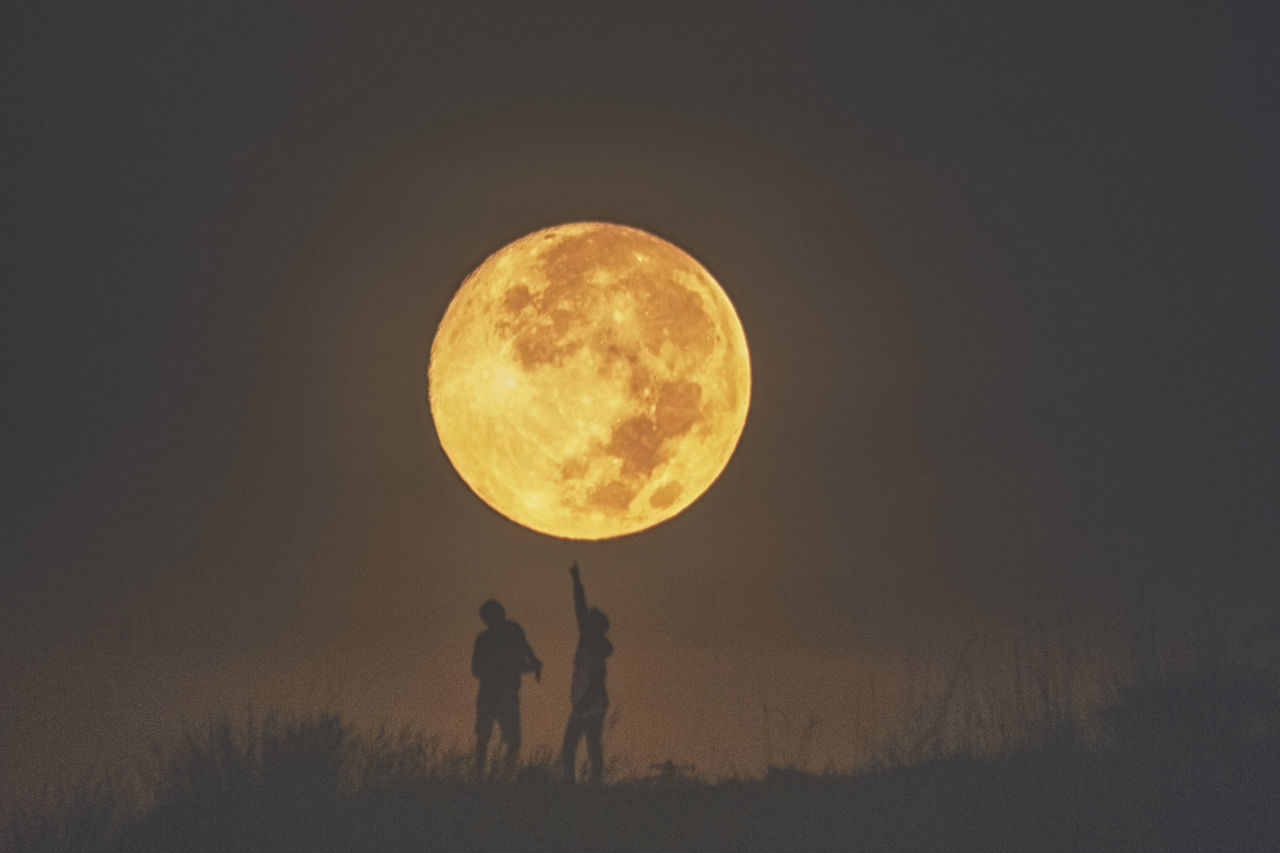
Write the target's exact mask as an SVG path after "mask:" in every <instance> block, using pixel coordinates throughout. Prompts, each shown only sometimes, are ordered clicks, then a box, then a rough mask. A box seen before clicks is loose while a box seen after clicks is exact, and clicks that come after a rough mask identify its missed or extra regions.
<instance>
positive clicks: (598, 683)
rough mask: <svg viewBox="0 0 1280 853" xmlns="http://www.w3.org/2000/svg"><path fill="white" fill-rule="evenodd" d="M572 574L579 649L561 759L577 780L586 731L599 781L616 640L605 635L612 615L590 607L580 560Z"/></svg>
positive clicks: (595, 780) (570, 776)
mask: <svg viewBox="0 0 1280 853" xmlns="http://www.w3.org/2000/svg"><path fill="white" fill-rule="evenodd" d="M569 576H570V577H572V578H573V610H574V614H575V615H576V616H577V619H578V650H577V651H576V652H574V655H573V681H572V683H571V685H570V689H569V700H570V703H571V708H570V710H569V723H568V725H566V726H565V730H564V745H563V746H562V748H561V750H560V762H561V764H562V766H563V768H564V776H565V779H567V780H568V781H571V782H572V781H574V761H575V757H576V754H577V751H578V742H579V741H580V740H582V736H583V735H586V738H587V759H588V762H589V764H590V780H591V782H592V783H599V782H600V779H601V777H602V776H603V775H604V716H605V712H606V711H607V710H608V708H609V693H608V691H606V690H605V686H604V677H605V660H606V659H607V658H608V657H609V656H610V655H611V654H613V643H611V642H609V639H608V638H607V637H605V634H606V633H608V631H609V617H607V616H605V615H604V614H603V613H601V612H600V611H599V610H598V609H597V608H594V607H592V608H590V609H588V608H587V595H586V591H585V590H584V589H583V588H582V579H581V577H580V576H579V572H578V564H577V562H576V561H575V562H574V564H573V565H572V566H571V567H570V568H569Z"/></svg>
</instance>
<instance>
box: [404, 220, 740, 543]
mask: <svg viewBox="0 0 1280 853" xmlns="http://www.w3.org/2000/svg"><path fill="white" fill-rule="evenodd" d="M428 383H429V388H430V402H431V412H432V416H433V418H434V420H435V423H436V430H437V433H438V435H439V438H440V442H441V445H442V446H443V447H444V450H445V453H446V455H448V457H449V459H450V461H451V462H452V463H453V465H454V467H455V468H456V469H457V471H458V473H459V475H460V476H461V477H462V479H463V480H464V481H465V482H466V483H467V484H468V485H470V486H471V488H472V489H473V490H474V491H475V492H476V493H477V494H478V495H479V496H480V497H481V498H482V499H483V500H484V501H485V502H487V503H488V504H489V505H490V506H492V507H493V508H494V509H496V510H498V511H499V512H501V513H502V514H504V515H506V516H507V517H509V518H511V519H512V520H514V521H517V522H518V523H520V524H523V525H525V526H527V527H530V528H532V529H534V530H539V531H542V532H545V533H550V534H552V535H556V536H564V537H568V538H581V539H601V538H607V537H610V536H618V535H622V534H625V533H632V532H635V531H637V530H642V529H645V528H646V527H649V526H651V525H653V524H657V523H659V522H661V521H663V520H665V519H667V518H670V517H671V516H673V515H675V514H677V513H678V512H680V511H681V510H683V509H684V508H685V507H687V506H688V505H689V504H690V503H692V502H693V501H694V500H696V499H697V497H698V496H699V495H701V494H702V493H703V492H704V491H705V490H706V489H707V488H708V487H709V486H710V485H711V483H712V482H713V481H714V480H715V479H716V477H718V476H719V474H720V472H721V470H722V469H723V468H724V466H725V464H726V463H727V462H728V459H729V457H730V455H731V454H732V452H733V449H734V447H735V446H736V444H737V441H738V437H739V436H740V435H741V432H742V428H743V425H744V423H745V420H746V412H747V402H748V399H749V396H750V366H749V361H748V357H747V348H746V339H745V336H744V335H743V332H742V326H741V324H740V323H739V321H738V318H737V314H736V313H735V312H734V310H733V306H732V304H731V303H730V302H729V300H728V297H727V296H725V294H724V291H723V290H721V288H720V286H719V285H718V284H717V283H716V281H715V280H714V279H713V278H712V277H711V275H710V273H708V272H707V271H706V270H705V269H704V268H703V267H702V265H701V264H699V263H698V262H697V261H696V260H694V259H693V258H692V257H690V256H689V255H688V254H686V253H685V252H684V251H682V250H681V249H679V248H677V247H676V246H674V245H672V244H670V243H668V242H666V241H664V240H662V239H660V238H658V237H655V236H653V235H652V234H648V233H646V232H644V231H640V230H638V229H634V228H628V227H625V226H620V225H610V224H605V223H573V224H569V225H561V226H556V227H555V228H550V229H545V230H543V231H538V232H534V233H533V234H530V235H528V236H526V237H524V238H521V239H520V240H517V241H515V242H514V243H511V244H509V245H507V246H506V247H504V248H502V249H500V250H499V251H498V252H496V253H495V254H494V255H492V256H490V257H489V258H488V259H487V260H485V261H484V263H482V264H481V265H480V266H479V267H478V268H477V269H476V270H475V271H474V272H473V273H472V274H471V275H470V276H468V278H467V279H466V281H464V282H463V284H462V287H461V288H460V289H459V290H458V293H457V294H456V295H455V297H454V299H453V301H452V302H451V303H450V306H449V308H448V310H447V311H446V312H445V316H444V319H443V320H442V321H441V323H440V328H439V330H438V332H437V334H436V338H435V341H434V343H433V344H432V350H431V361H430V366H429V369H428Z"/></svg>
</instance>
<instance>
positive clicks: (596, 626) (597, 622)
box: [582, 607, 609, 637]
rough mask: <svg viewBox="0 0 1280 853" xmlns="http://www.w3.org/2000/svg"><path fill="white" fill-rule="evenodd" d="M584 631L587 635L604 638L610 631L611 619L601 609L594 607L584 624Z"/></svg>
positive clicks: (589, 611)
mask: <svg viewBox="0 0 1280 853" xmlns="http://www.w3.org/2000/svg"><path fill="white" fill-rule="evenodd" d="M582 630H583V631H584V632H585V633H588V634H594V635H595V636H598V637H603V636H604V635H605V633H606V632H607V631H608V630H609V617H608V616H605V615H604V614H603V613H602V612H600V608H598V607H593V608H591V609H590V610H588V611H587V618H586V620H585V621H584V622H583V625H582Z"/></svg>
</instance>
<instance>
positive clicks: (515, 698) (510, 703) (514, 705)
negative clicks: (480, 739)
mask: <svg viewBox="0 0 1280 853" xmlns="http://www.w3.org/2000/svg"><path fill="white" fill-rule="evenodd" d="M498 725H499V726H500V727H501V728H502V740H503V742H504V743H506V745H507V756H506V758H505V759H504V761H503V765H502V776H503V778H508V779H509V778H510V777H511V774H512V773H513V772H514V771H515V769H516V762H517V761H519V759H520V694H519V693H513V694H512V695H511V696H509V697H507V698H506V701H504V702H503V705H502V713H501V715H500V716H499V717H498Z"/></svg>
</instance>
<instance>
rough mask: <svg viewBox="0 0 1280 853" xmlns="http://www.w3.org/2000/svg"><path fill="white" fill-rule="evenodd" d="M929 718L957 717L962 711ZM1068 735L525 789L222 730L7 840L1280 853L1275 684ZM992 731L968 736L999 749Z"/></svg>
mask: <svg viewBox="0 0 1280 853" xmlns="http://www.w3.org/2000/svg"><path fill="white" fill-rule="evenodd" d="M1049 704H1052V703H1049ZM923 717H924V718H934V719H936V720H937V721H938V722H936V723H934V724H933V725H939V726H940V725H942V724H943V723H942V722H941V721H942V720H943V719H944V717H945V715H941V714H934V713H930V714H926V715H923ZM971 719H972V720H973V722H972V723H971V724H972V725H978V723H977V722H976V720H977V718H976V717H974V718H971ZM1051 722H1052V723H1053V724H1052V725H1047V724H1046V725H1039V726H1031V727H1030V728H1031V729H1032V730H1034V731H1038V732H1039V733H1040V734H1039V735H1038V736H1037V737H1035V738H1034V739H1032V740H1030V741H1028V740H1027V739H1026V738H1025V737H1019V738H1017V739H1016V740H1014V739H1011V740H1010V741H1009V742H1008V743H1007V744H1006V745H1005V746H1004V747H999V746H998V745H997V747H996V748H991V749H984V750H978V749H975V748H972V747H964V746H961V747H955V746H950V747H946V748H942V747H941V746H940V745H941V744H943V741H942V740H941V739H939V738H933V739H930V738H928V737H925V738H923V739H919V740H918V742H919V743H925V744H933V745H934V746H933V747H931V748H930V749H927V750H925V751H924V752H920V751H918V750H917V751H914V752H911V751H907V752H904V753H903V754H904V755H907V754H908V752H909V753H910V755H909V757H906V758H903V759H901V760H894V761H892V762H888V761H886V762H882V763H881V764H879V765H877V766H873V767H870V768H867V769H864V770H861V771H859V772H856V773H850V772H846V773H835V772H833V773H825V774H814V773H810V772H806V771H803V770H800V769H795V768H779V767H773V768H771V769H770V770H769V771H768V772H767V773H766V774H765V775H764V776H763V778H729V779H716V780H708V779H703V778H700V777H698V776H697V775H696V773H694V772H693V771H692V770H691V769H690V768H681V767H679V766H678V765H675V764H671V763H668V764H666V765H663V766H655V767H654V768H652V771H651V772H650V773H648V774H647V775H640V776H634V777H631V778H613V779H610V780H609V781H608V784H605V785H603V786H599V787H584V786H573V785H570V784H567V783H565V782H564V781H562V780H561V779H560V778H559V775H558V772H557V770H556V769H555V766H554V763H553V762H552V761H551V757H550V756H545V755H543V756H533V757H532V760H530V761H529V762H528V763H526V764H525V765H524V766H522V767H521V769H520V770H519V772H518V774H517V775H516V777H515V778H513V779H511V780H509V781H477V780H475V779H474V778H472V775H471V771H470V756H469V755H466V754H462V753H459V752H457V751H451V750H448V749H444V748H441V746H440V745H439V743H438V742H436V741H434V740H432V739H430V738H428V737H425V736H423V735H421V734H418V733H415V732H412V731H401V732H391V731H388V730H386V729H382V730H379V731H372V732H364V731H358V730H355V729H354V728H352V727H351V726H349V725H348V724H346V723H345V722H344V721H343V720H342V719H341V718H340V717H339V716H338V715H336V714H328V713H312V714H302V715H297V716H281V715H273V716H267V717H264V718H261V719H255V718H250V719H247V720H244V721H234V722H233V721H232V720H230V719H228V718H223V719H221V720H218V721H216V722H214V723H212V724H210V725H207V726H205V727H201V728H193V729H190V730H188V731H187V732H186V734H185V735H184V736H183V737H181V738H179V739H177V740H176V741H175V742H174V743H172V744H170V745H169V746H167V747H166V748H164V749H162V750H158V751H157V755H156V759H155V761H154V762H153V764H152V765H151V766H150V767H148V768H146V769H145V771H143V772H141V773H138V774H134V775H131V776H125V775H120V776H116V777H109V778H106V779H102V780H98V781H96V782H86V783H85V784H83V785H81V786H80V787H79V788H77V789H75V790H73V791H68V792H62V793H59V794H51V795H50V796H48V797H47V798H46V801H45V802H44V803H42V804H41V805H39V806H38V807H36V808H32V809H27V810H24V811H21V812H18V813H15V814H12V815H11V816H10V818H9V820H8V826H7V829H6V835H5V838H4V846H5V849H8V850H12V851H15V853H18V851H53V850H60V851H139V853H145V851H192V853H195V851H295V850H296V851H356V850H376V851H401V850H404V851H409V850H413V851H420V850H699V851H714V850H732V851H746V850H788V851H790V850H947V851H963V850H1019V851H1032V850H1242V851H1243V850H1269V849H1280V806H1277V803H1280V692H1278V691H1277V688H1276V684H1275V682H1274V680H1272V679H1271V678H1269V677H1267V676H1266V675H1264V674H1261V673H1260V672H1259V671H1256V670H1239V669H1232V668H1229V667H1199V668H1191V669H1187V670H1182V671H1177V672H1155V673H1150V674H1148V675H1146V676H1144V677H1141V678H1137V679H1136V680H1134V681H1133V682H1132V683H1130V684H1128V685H1127V686H1126V687H1124V688H1123V689H1119V690H1118V691H1117V692H1116V694H1115V699H1114V701H1113V702H1112V703H1111V704H1110V705H1109V706H1108V707H1107V708H1105V709H1104V711H1103V712H1102V713H1101V714H1099V715H1098V717H1097V720H1096V723H1097V726H1096V728H1095V729H1093V730H1091V731H1090V732H1089V733H1088V734H1087V736H1086V733H1085V732H1084V731H1081V730H1079V729H1078V728H1073V727H1072V726H1071V725H1068V724H1066V723H1064V722H1063V721H1062V720H1061V719H1058V720H1054V721H1051ZM1023 728H1024V729H1026V728H1027V727H1025V726H1024V727H1023ZM926 734H927V732H926ZM977 734H981V733H975V736H974V737H969V738H967V739H963V740H961V741H958V742H960V743H990V739H989V738H985V739H984V738H983V737H977V736H976V735H977ZM956 742H957V741H952V742H951V743H953V744H954V743H956Z"/></svg>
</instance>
